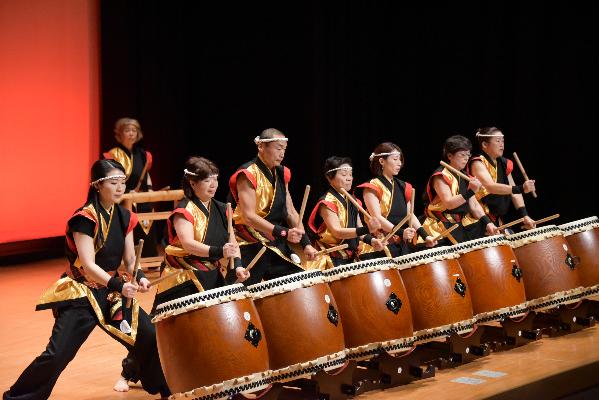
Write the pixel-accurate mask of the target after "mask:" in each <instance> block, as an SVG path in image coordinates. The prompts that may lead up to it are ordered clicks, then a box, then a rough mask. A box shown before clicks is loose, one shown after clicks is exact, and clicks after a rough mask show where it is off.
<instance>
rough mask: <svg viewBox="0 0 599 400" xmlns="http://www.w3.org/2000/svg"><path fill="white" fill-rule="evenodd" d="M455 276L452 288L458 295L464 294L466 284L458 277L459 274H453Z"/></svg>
mask: <svg viewBox="0 0 599 400" xmlns="http://www.w3.org/2000/svg"><path fill="white" fill-rule="evenodd" d="M454 276H455V277H456V279H455V285H453V290H455V291H456V292H457V293H458V294H459V295H460V296H462V297H465V296H466V284H465V283H464V282H463V281H462V280H461V279H460V275H459V274H454Z"/></svg>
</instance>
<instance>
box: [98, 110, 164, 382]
mask: <svg viewBox="0 0 599 400" xmlns="http://www.w3.org/2000/svg"><path fill="white" fill-rule="evenodd" d="M114 137H115V139H116V141H117V143H118V145H117V147H114V148H112V149H110V150H109V151H107V152H106V153H104V158H106V159H112V160H115V161H118V162H119V163H120V164H121V165H122V166H123V167H124V168H125V175H126V176H127V181H126V184H127V186H126V189H125V192H126V193H128V192H147V191H151V190H152V179H151V178H150V169H151V168H152V154H151V153H150V152H149V151H146V150H145V149H143V148H142V147H141V146H140V145H139V141H140V140H141V139H142V138H143V133H142V131H141V126H140V125H139V122H138V121H137V120H135V119H133V118H120V119H119V120H118V121H116V123H115V124H114ZM123 206H125V207H126V208H128V209H129V210H134V211H135V212H139V213H144V212H152V211H153V207H152V204H151V203H139V204H132V203H131V202H130V201H123ZM152 222H153V221H149V220H141V221H139V224H138V225H137V226H136V227H135V230H134V231H133V239H134V242H137V241H138V240H139V239H144V242H145V245H144V248H143V249H142V254H141V255H142V256H143V257H155V256H157V255H158V251H157V248H156V245H157V238H156V229H155V227H154V226H153V224H152ZM122 364H123V370H122V372H121V376H120V377H119V379H118V380H117V381H116V383H115V384H114V390H116V391H117V392H126V391H128V390H129V384H128V383H127V382H128V381H133V382H137V381H138V380H139V376H138V375H139V374H138V371H139V365H138V363H137V360H135V358H134V357H133V356H132V355H131V354H128V355H127V356H126V357H125V358H124V359H123V361H122Z"/></svg>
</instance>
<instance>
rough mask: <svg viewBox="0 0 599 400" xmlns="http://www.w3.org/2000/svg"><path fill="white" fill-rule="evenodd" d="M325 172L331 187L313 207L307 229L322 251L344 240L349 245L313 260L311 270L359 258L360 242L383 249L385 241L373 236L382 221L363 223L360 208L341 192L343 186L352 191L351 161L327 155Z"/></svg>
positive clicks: (375, 220)
mask: <svg viewBox="0 0 599 400" xmlns="http://www.w3.org/2000/svg"><path fill="white" fill-rule="evenodd" d="M324 175H325V178H326V179H327V181H328V183H329V188H328V189H327V191H326V192H325V194H324V195H323V196H321V197H320V199H319V200H318V202H317V203H316V206H314V209H313V210H312V213H311V214H310V218H309V219H308V228H309V229H310V232H311V233H312V236H313V237H315V240H316V245H317V247H319V248H320V249H321V250H324V249H327V248H331V247H335V246H339V245H341V244H344V243H346V244H347V245H348V247H347V248H346V249H343V250H338V251H335V252H333V253H329V254H325V255H323V256H320V257H317V259H316V260H315V261H313V262H312V263H310V269H316V268H318V269H322V270H324V269H329V268H333V267H338V266H339V265H344V264H349V263H351V262H354V261H356V259H357V251H358V244H359V241H363V242H364V243H367V244H368V245H370V246H371V247H373V248H374V249H375V250H377V251H382V250H383V243H382V241H381V240H380V239H377V238H374V237H373V236H372V235H371V233H376V232H377V231H378V230H379V229H380V227H381V224H380V222H379V221H378V220H377V219H375V218H372V219H371V220H369V221H366V224H367V226H362V221H361V220H360V218H359V216H358V209H357V208H356V206H354V205H353V203H351V202H350V201H349V200H348V199H347V198H346V197H345V195H343V194H341V189H345V190H346V191H348V192H349V191H350V190H351V186H352V183H353V180H354V178H353V175H352V163H351V160H350V159H349V158H347V157H336V156H333V157H329V158H327V160H326V161H325V163H324ZM358 201H359V200H358Z"/></svg>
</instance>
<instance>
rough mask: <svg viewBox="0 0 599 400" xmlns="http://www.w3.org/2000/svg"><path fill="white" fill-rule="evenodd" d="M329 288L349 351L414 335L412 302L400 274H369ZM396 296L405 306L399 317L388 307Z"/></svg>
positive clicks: (386, 272) (388, 271) (353, 277)
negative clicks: (392, 296)
mask: <svg viewBox="0 0 599 400" xmlns="http://www.w3.org/2000/svg"><path fill="white" fill-rule="evenodd" d="M385 283H386V284H385ZM329 285H330V287H331V290H332V291H333V294H334V296H335V300H336V302H337V305H338V306H339V315H340V317H341V320H342V321H343V332H344V335H345V343H346V346H347V347H348V348H354V347H358V346H363V345H367V344H370V343H376V342H383V341H388V340H393V339H399V338H407V337H410V336H412V335H413V326H412V311H411V308H410V301H409V300H408V296H407V293H406V289H405V287H404V284H403V281H402V280H401V276H400V275H399V272H398V271H397V270H386V271H374V272H366V273H362V274H359V275H354V276H349V277H347V278H343V279H340V280H335V281H332V282H330V283H329ZM387 285H388V286H387ZM392 294H394V295H395V296H394V297H395V298H397V299H399V301H400V302H401V307H400V308H399V310H398V311H397V313H395V312H393V311H392V310H390V309H389V308H388V306H387V303H388V301H389V299H390V297H391V295H392Z"/></svg>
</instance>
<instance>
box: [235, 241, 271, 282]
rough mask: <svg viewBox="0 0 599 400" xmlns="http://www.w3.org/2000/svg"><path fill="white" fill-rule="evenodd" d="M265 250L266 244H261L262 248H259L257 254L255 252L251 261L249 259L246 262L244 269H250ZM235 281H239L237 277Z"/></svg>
mask: <svg viewBox="0 0 599 400" xmlns="http://www.w3.org/2000/svg"><path fill="white" fill-rule="evenodd" d="M265 251H266V246H262V248H261V249H260V251H259V252H258V254H256V255H255V256H254V258H253V259H252V261H250V263H249V264H248V266H247V267H245V270H246V271H249V270H250V269H252V268H253V267H254V264H256V263H257V262H258V260H259V259H260V257H262V254H264V252H265ZM235 283H239V279H237V280H236V281H235Z"/></svg>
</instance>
